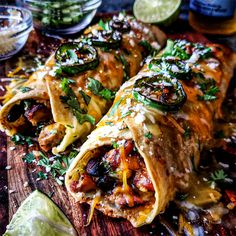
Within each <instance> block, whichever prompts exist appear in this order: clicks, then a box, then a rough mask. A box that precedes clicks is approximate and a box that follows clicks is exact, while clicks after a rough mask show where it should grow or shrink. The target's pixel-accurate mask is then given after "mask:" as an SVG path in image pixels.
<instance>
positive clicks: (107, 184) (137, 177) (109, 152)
mask: <svg viewBox="0 0 236 236" xmlns="http://www.w3.org/2000/svg"><path fill="white" fill-rule="evenodd" d="M122 155H124V157H125V161H124V160H123V159H124V158H122ZM85 170H86V172H85V173H83V174H81V176H80V178H79V180H78V181H72V184H71V190H72V191H74V192H79V191H82V192H90V191H93V190H95V189H97V188H99V189H100V190H101V191H102V192H103V193H104V194H105V195H106V196H107V199H108V200H109V201H111V202H113V203H114V204H115V205H119V206H120V207H121V208H126V207H129V208H131V207H135V206H138V205H142V204H144V203H145V202H146V201H147V199H143V197H142V193H144V192H145V193H147V192H149V193H153V192H154V187H153V184H152V182H151V180H150V177H149V176H148V173H147V170H146V167H145V164H144V161H143V158H142V157H141V156H140V154H139V153H138V152H137V150H136V149H135V146H134V142H133V141H131V140H127V141H125V143H124V145H123V154H122V151H121V148H120V147H118V148H113V149H111V147H110V146H105V147H102V148H99V149H97V150H96V152H94V155H93V157H92V158H91V159H90V160H89V161H88V163H87V165H86V168H85Z"/></svg>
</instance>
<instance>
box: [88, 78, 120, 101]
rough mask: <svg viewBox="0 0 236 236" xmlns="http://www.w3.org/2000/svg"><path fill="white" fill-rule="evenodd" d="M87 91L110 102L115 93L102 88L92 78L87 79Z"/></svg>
mask: <svg viewBox="0 0 236 236" xmlns="http://www.w3.org/2000/svg"><path fill="white" fill-rule="evenodd" d="M88 89H89V90H90V91H91V92H93V93H94V94H95V95H97V96H100V97H102V98H104V99H106V100H112V99H114V97H115V92H113V91H111V90H110V89H107V88H104V87H103V85H102V84H101V83H100V82H99V81H98V80H96V79H93V78H89V83H88Z"/></svg>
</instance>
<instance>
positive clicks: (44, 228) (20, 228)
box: [4, 190, 77, 236]
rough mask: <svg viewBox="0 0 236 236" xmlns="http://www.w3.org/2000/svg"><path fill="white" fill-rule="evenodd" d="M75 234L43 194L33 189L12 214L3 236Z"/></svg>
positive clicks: (62, 235)
mask: <svg viewBox="0 0 236 236" xmlns="http://www.w3.org/2000/svg"><path fill="white" fill-rule="evenodd" d="M19 235H24V236H70V235H73V236H75V235H77V233H76V231H75V229H74V228H73V226H72V224H71V223H70V221H69V220H68V219H67V218H66V216H65V215H64V214H63V213H62V211H61V210H60V209H59V208H58V207H57V206H56V205H55V203H54V202H53V201H52V200H51V199H50V198H48V197H47V196H46V195H45V194H43V193H41V192H39V191H38V190H36V191H34V192H33V193H32V194H31V195H30V196H29V197H28V198H27V199H26V200H25V201H24V202H23V203H22V204H21V206H20V207H19V209H18V210H17V212H16V213H15V215H14V216H13V218H12V220H11V222H10V224H9V225H8V226H7V230H6V232H5V234H4V236H19Z"/></svg>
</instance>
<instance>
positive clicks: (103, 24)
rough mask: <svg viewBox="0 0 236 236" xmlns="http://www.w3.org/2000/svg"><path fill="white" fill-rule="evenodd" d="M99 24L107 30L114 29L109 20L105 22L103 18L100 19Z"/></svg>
mask: <svg viewBox="0 0 236 236" xmlns="http://www.w3.org/2000/svg"><path fill="white" fill-rule="evenodd" d="M98 25H99V26H100V27H101V28H102V29H103V30H106V31H109V30H112V28H111V27H110V25H109V21H107V22H104V21H103V20H100V21H99V22H98Z"/></svg>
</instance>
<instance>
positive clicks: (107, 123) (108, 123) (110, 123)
mask: <svg viewBox="0 0 236 236" xmlns="http://www.w3.org/2000/svg"><path fill="white" fill-rule="evenodd" d="M105 124H106V125H110V126H111V125H113V124H114V123H113V122H111V121H107V122H105Z"/></svg>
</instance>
